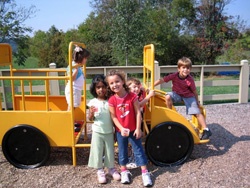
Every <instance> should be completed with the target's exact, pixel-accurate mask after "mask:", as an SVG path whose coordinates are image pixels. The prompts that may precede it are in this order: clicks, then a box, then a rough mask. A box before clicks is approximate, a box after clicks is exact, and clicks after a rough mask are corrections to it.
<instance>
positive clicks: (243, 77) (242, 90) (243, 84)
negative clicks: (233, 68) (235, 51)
mask: <svg viewBox="0 0 250 188" xmlns="http://www.w3.org/2000/svg"><path fill="white" fill-rule="evenodd" d="M240 64H241V65H242V66H241V70H240V83H239V103H247V102H248V86H249V67H248V60H241V61H240Z"/></svg>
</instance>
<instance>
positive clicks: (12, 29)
mask: <svg viewBox="0 0 250 188" xmlns="http://www.w3.org/2000/svg"><path fill="white" fill-rule="evenodd" d="M35 12H36V8H35V6H31V7H30V8H25V7H18V6H17V4H16V3H15V1H14V0H1V1H0V18H1V19H0V43H3V42H14V43H15V44H17V51H15V53H14V56H15V57H16V59H15V63H17V64H18V65H24V62H25V60H26V58H27V56H28V51H27V50H25V49H24V48H27V47H28V44H26V42H27V41H28V36H27V34H26V33H29V32H31V31H32V28H30V27H26V26H24V24H23V23H24V21H25V20H27V19H29V18H30V17H31V16H32V15H34V13H35ZM14 49H15V48H14Z"/></svg>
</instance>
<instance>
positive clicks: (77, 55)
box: [73, 46, 90, 63]
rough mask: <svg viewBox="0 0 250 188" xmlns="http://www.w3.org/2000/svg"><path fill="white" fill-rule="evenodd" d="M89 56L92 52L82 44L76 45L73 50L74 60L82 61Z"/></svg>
mask: <svg viewBox="0 0 250 188" xmlns="http://www.w3.org/2000/svg"><path fill="white" fill-rule="evenodd" d="M89 56H90V52H89V51H88V50H86V49H85V48H82V47H80V46H76V47H75V49H74V51H73V61H75V62H76V63H81V62H82V60H83V59H84V58H88V57H89Z"/></svg>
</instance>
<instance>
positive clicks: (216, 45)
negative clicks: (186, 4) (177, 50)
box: [192, 0, 239, 64]
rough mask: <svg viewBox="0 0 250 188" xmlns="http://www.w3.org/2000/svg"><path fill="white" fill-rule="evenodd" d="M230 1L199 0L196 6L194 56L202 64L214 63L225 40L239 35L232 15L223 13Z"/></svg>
mask: <svg viewBox="0 0 250 188" xmlns="http://www.w3.org/2000/svg"><path fill="white" fill-rule="evenodd" d="M229 2H230V1H229V0H228V1H226V0H225V1H223V0H212V1H211V0H201V1H200V4H199V5H198V6H197V7H196V19H195V20H194V23H193V29H192V31H193V32H194V36H195V38H194V45H193V47H194V48H195V49H193V51H194V52H195V53H194V55H195V56H196V58H197V59H198V60H199V61H200V62H202V63H204V64H215V60H216V57H218V56H219V55H222V54H223V49H224V47H225V44H226V41H230V40H235V39H237V38H238V37H239V30H238V29H237V27H236V26H237V23H234V22H233V21H232V17H228V16H225V15H224V14H223V11H224V8H225V6H226V4H227V3H229Z"/></svg>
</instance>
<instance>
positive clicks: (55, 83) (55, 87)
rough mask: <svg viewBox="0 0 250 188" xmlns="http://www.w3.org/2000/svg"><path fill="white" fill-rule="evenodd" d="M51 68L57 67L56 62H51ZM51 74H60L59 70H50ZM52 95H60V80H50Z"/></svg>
mask: <svg viewBox="0 0 250 188" xmlns="http://www.w3.org/2000/svg"><path fill="white" fill-rule="evenodd" d="M49 68H50V69H56V63H50V64H49ZM49 75H50V76H58V72H50V73H49ZM49 82H50V84H49V85H50V95H60V91H59V80H50V81H49Z"/></svg>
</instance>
